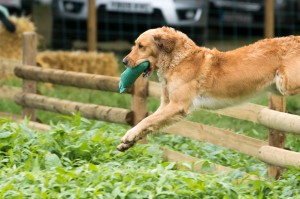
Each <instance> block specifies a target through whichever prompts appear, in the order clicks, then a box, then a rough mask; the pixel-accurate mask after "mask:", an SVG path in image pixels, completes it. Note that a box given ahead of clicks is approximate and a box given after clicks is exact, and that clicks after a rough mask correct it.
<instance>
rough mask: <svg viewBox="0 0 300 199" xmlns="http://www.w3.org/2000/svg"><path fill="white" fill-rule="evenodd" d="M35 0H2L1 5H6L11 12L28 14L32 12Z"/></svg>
mask: <svg viewBox="0 0 300 199" xmlns="http://www.w3.org/2000/svg"><path fill="white" fill-rule="evenodd" d="M33 2H34V0H0V5H3V6H5V7H6V8H7V9H8V10H9V12H10V14H13V15H28V14H29V13H31V10H32V4H33Z"/></svg>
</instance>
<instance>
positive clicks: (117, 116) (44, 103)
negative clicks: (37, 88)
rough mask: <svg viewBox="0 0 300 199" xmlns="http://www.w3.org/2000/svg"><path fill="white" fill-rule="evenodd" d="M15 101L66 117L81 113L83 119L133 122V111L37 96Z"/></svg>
mask: <svg viewBox="0 0 300 199" xmlns="http://www.w3.org/2000/svg"><path fill="white" fill-rule="evenodd" d="M15 101H16V103H17V104H19V105H21V106H25V107H29V108H37V109H42V110H46V111H52V112H56V113H61V114H66V115H72V114H73V113H76V112H78V111H79V112H80V113H81V115H82V116H83V117H86V118H88V119H97V120H104V121H107V122H115V123H121V124H131V123H132V120H133V112H132V111H131V110H127V109H122V108H114V107H106V106H99V105H94V104H84V103H80V102H73V101H68V100H62V99H57V98H51V97H45V96H42V95H37V94H30V93H19V94H17V95H16V96H15Z"/></svg>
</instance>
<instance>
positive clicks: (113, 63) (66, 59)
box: [36, 51, 119, 76]
mask: <svg viewBox="0 0 300 199" xmlns="http://www.w3.org/2000/svg"><path fill="white" fill-rule="evenodd" d="M36 61H37V63H38V65H40V66H41V67H44V68H53V69H60V70H67V71H75V72H84V73H91V74H100V75H109V76H118V75H119V70H118V62H117V59H116V56H115V55H114V54H113V53H97V52H83V51H74V52H66V51H44V52H40V53H38V55H37V59H36Z"/></svg>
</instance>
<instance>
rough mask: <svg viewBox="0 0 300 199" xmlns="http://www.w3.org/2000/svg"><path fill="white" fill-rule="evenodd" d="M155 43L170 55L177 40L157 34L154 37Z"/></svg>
mask: <svg viewBox="0 0 300 199" xmlns="http://www.w3.org/2000/svg"><path fill="white" fill-rule="evenodd" d="M154 42H155V44H156V46H157V48H158V49H160V50H163V51H166V52H167V53H170V52H172V51H173V49H174V47H175V43H176V38H175V37H172V36H170V35H167V34H157V35H154Z"/></svg>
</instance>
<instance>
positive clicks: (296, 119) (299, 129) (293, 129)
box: [258, 108, 300, 135]
mask: <svg viewBox="0 0 300 199" xmlns="http://www.w3.org/2000/svg"><path fill="white" fill-rule="evenodd" d="M258 122H259V123H260V124H262V125H264V126H267V127H269V128H272V129H276V130H279V131H286V132H288V133H293V134H298V135H300V116H297V115H292V114H289V113H283V112H278V111H274V110H271V109H268V108H265V109H262V110H261V111H260V112H259V115H258Z"/></svg>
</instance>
